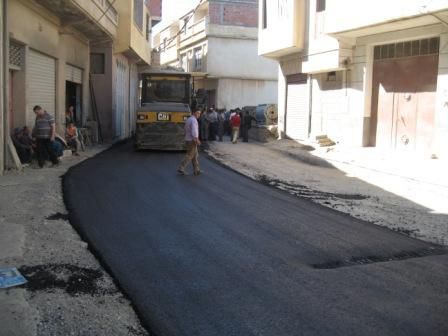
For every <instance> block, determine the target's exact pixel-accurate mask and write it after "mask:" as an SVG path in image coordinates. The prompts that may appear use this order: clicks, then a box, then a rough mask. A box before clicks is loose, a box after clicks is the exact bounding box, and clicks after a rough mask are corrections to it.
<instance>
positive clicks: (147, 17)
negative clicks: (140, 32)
mask: <svg viewBox="0 0 448 336" xmlns="http://www.w3.org/2000/svg"><path fill="white" fill-rule="evenodd" d="M150 36H151V18H150V17H149V15H148V14H146V41H148V42H149V38H150Z"/></svg>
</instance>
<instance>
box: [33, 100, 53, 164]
mask: <svg viewBox="0 0 448 336" xmlns="http://www.w3.org/2000/svg"><path fill="white" fill-rule="evenodd" d="M33 111H34V113H35V114H36V121H35V124H34V129H33V137H34V138H35V139H36V155H37V162H38V164H39V167H40V168H43V166H44V163H45V159H46V158H49V159H50V161H51V162H52V163H53V166H57V165H58V164H59V160H58V157H57V156H56V153H55V152H54V150H53V148H52V146H51V143H52V142H53V141H54V139H55V136H56V125H55V122H54V118H53V117H52V116H51V115H49V114H48V113H47V111H44V109H43V108H42V107H40V106H39V105H36V106H34V108H33Z"/></svg>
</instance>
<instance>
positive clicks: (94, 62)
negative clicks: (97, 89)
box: [90, 53, 105, 75]
mask: <svg viewBox="0 0 448 336" xmlns="http://www.w3.org/2000/svg"><path fill="white" fill-rule="evenodd" d="M104 72H105V57H104V54H102V53H92V54H90V73H91V74H96V75H102V74H104Z"/></svg>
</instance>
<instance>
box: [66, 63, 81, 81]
mask: <svg viewBox="0 0 448 336" xmlns="http://www.w3.org/2000/svg"><path fill="white" fill-rule="evenodd" d="M65 80H66V81H69V82H73V83H77V84H82V69H80V68H77V67H74V66H73V65H69V64H66V65H65Z"/></svg>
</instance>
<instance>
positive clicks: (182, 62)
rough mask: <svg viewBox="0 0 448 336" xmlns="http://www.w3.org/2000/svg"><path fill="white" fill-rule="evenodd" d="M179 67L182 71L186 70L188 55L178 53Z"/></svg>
mask: <svg viewBox="0 0 448 336" xmlns="http://www.w3.org/2000/svg"><path fill="white" fill-rule="evenodd" d="M180 67H181V68H182V69H184V71H188V57H187V54H182V55H180Z"/></svg>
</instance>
